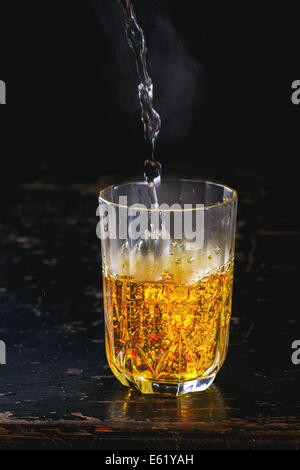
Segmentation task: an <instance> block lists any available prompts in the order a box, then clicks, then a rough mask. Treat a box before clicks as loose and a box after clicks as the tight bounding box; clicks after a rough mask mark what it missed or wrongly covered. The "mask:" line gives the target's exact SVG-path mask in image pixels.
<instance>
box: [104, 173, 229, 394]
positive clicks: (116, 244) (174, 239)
mask: <svg viewBox="0 0 300 470" xmlns="http://www.w3.org/2000/svg"><path fill="white" fill-rule="evenodd" d="M99 209H100V222H99V227H98V228H99V232H98V234H99V237H100V238H101V252H102V267H103V299H104V315H105V338H106V355H107V360H108V363H109V365H110V368H111V370H112V372H113V373H114V375H115V376H116V377H117V379H118V380H119V381H120V382H121V383H122V384H123V385H126V386H133V387H136V388H137V389H139V390H140V391H141V392H142V393H146V394H151V393H166V394H175V395H182V394H185V393H190V392H197V391H202V390H205V389H206V388H207V387H209V386H210V385H211V383H212V382H213V380H214V379H215V377H216V374H217V372H218V371H219V370H220V368H221V366H222V364H223V362H224V359H225V357H226V353H227V349H228V340H229V323H230V315H231V301H232V285H233V265H234V241H235V227H236V211H237V192H236V191H235V190H233V189H231V188H229V187H228V186H224V185H222V184H217V183H214V182H210V181H204V180H183V179H180V180H178V179H177V180H163V181H162V182H161V183H160V184H157V185H155V186H153V185H149V184H147V183H146V182H130V183H124V184H121V185H112V186H110V187H108V188H106V189H104V190H102V191H101V192H100V197H99Z"/></svg>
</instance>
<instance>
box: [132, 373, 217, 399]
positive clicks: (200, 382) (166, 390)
mask: <svg viewBox="0 0 300 470" xmlns="http://www.w3.org/2000/svg"><path fill="white" fill-rule="evenodd" d="M215 377H216V374H214V375H211V376H209V377H205V378H201V379H194V380H189V381H187V382H182V383H171V382H155V381H153V380H147V379H144V378H143V377H135V378H134V382H135V386H136V388H138V390H140V391H141V392H142V393H145V394H154V393H155V394H164V395H184V394H186V393H193V392H203V391H204V390H206V389H207V388H208V387H209V386H210V385H211V384H212V383H213V381H214V380H215Z"/></svg>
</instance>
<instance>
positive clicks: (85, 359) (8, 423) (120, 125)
mask: <svg viewBox="0 0 300 470" xmlns="http://www.w3.org/2000/svg"><path fill="white" fill-rule="evenodd" d="M134 3H135V6H136V13H137V16H138V19H139V22H140V24H141V26H142V27H143V29H144V32H145V35H146V39H147V43H148V63H149V72H150V75H151V77H152V79H153V82H154V105H155V108H156V109H157V111H158V112H159V113H160V114H161V117H162V129H161V134H160V137H159V141H158V145H157V153H156V156H157V158H158V159H159V160H160V161H161V162H162V164H163V175H171V176H180V175H182V176H186V177H204V178H212V179H217V180H218V181H221V182H224V183H226V184H228V185H231V186H232V187H234V188H235V189H237V190H238V193H239V203H238V223H237V237H236V253H235V258H236V263H235V276H234V292H233V309H232V322H231V330H230V347H229V351H228V356H227V359H226V361H225V363H224V366H223V367H222V369H221V371H220V373H219V374H218V377H217V379H216V387H217V388H216V389H215V388H212V392H211V393H212V396H214V394H215V395H216V397H215V398H216V402H215V403H214V400H212V401H211V402H210V401H209V400H208V403H209V405H207V404H206V401H207V397H209V396H210V393H208V395H203V394H195V397H193V399H192V400H188V399H187V400H186V402H185V401H184V403H186V406H187V408H186V414H185V415H181V414H180V412H179V411H180V410H179V411H178V410H177V408H176V406H174V401H172V399H168V400H167V399H166V401H160V400H159V398H156V397H153V398H150V399H149V400H147V398H145V397H140V396H139V395H138V394H133V395H132V396H131V394H130V393H131V392H130V393H129V395H128V391H127V390H125V389H124V388H123V387H122V386H121V385H120V384H119V383H118V382H117V380H115V379H114V377H112V376H111V375H109V374H110V372H109V370H108V366H107V362H106V358H105V348H104V338H103V333H104V327H103V298H102V292H101V287H100V284H101V267H100V266H101V264H100V262H101V253H100V243H99V240H98V239H97V238H96V234H95V228H96V223H97V222H98V219H97V217H96V207H97V195H98V192H99V189H100V188H101V187H103V186H105V185H108V184H111V183H116V182H119V181H122V180H124V179H127V180H128V179H131V178H133V177H139V178H141V177H142V173H143V161H144V160H145V158H146V157H148V155H146V150H145V145H144V140H143V129H142V125H141V123H140V110H139V105H138V98H137V78H136V73H135V66H134V60H133V57H132V54H131V52H130V51H129V50H128V47H127V44H126V38H125V33H124V24H123V19H122V15H121V10H120V8H119V6H118V4H117V0H91V1H89V0H77V1H75V0H74V1H63V0H60V1H58V0H56V1H55V0H53V1H51V2H50V1H44V2H40V1H39V2H37V1H26V2H21V1H19V2H17V1H2V2H1V6H0V41H1V57H0V79H1V80H4V81H5V82H6V85H7V105H6V106H2V107H1V113H0V119H1V121H0V136H1V144H0V162H1V165H0V193H1V197H0V320H1V321H0V340H3V341H5V343H6V345H7V364H6V365H3V366H2V365H1V375H0V448H5V449H6V448H14V449H15V448H45V447H54V448H57V446H58V447H61V448H66V447H67V448H78V447H79V446H82V448H99V445H102V446H104V448H107V449H113V448H116V449H118V448H119V447H120V446H122V448H123V449H133V448H141V449H143V448H144V446H145V442H147V446H148V447H147V448H149V449H150V448H153V449H157V448H158V447H159V448H162V449H166V448H170V449H172V448H174V445H175V444H174V443H175V441H176V446H177V448H178V449H180V448H181V449H184V448H187V447H189V448H194V449H200V448H201V449H202V448H217V449H220V448H226V449H227V448H236V449H237V448H251V449H254V448H285V449H286V448H297V449H299V448H300V447H299V446H300V434H299V429H300V426H299V419H300V415H299V399H298V397H299V393H298V390H299V365H298V366H297V365H294V364H292V361H291V354H292V352H293V351H292V349H291V344H292V342H293V341H294V340H297V339H299V338H300V329H299V295H298V291H299V266H300V256H299V243H300V241H299V236H300V226H299V209H298V204H299V196H298V187H299V183H298V166H297V161H298V158H299V157H298V155H299V147H300V141H299V138H298V135H299V119H300V105H299V106H295V105H293V104H292V102H291V94H292V90H291V84H292V82H293V81H294V80H297V79H300V61H299V44H300V41H299V40H300V27H299V23H300V20H299V18H300V16H299V13H298V11H297V10H296V9H295V5H292V4H291V3H290V2H289V3H288V4H287V3H285V4H283V3H282V2H281V4H280V5H279V6H274V4H271V3H268V4H266V3H262V2H251V3H250V2H249V3H248V4H245V2H242V3H241V2H239V3H237V2H236V3H232V2H230V3H229V2H222V3H221V2H220V4H217V3H216V2H208V1H202V0H201V1H200V0H194V1H191V0H190V1H186V2H183V1H179V0H178V1H177V0H136V1H135V2H134ZM209 390H210V389H209ZM206 410H207V413H206ZM78 413H81V414H82V417H80V415H78ZM203 413H204V414H203ZM85 417H91V418H92V423H94V422H96V425H95V426H96V428H94V427H93V425H91V427H89V423H90V421H89V419H88V420H86V419H85ZM78 419H79V420H80V421H78ZM94 419H96V421H93V420H94ZM20 420H23V421H20ZM45 420H48V421H47V422H48V423H49V427H48V428H47V429H45V428H43V426H44V424H40V423H44V422H45ZM66 420H67V421H66ZM97 420H98V421H97ZM67 422H69V423H71V424H72V425H73V424H74V427H72V430H70V429H67V430H65V431H63V427H64V426H65V425H66V423H67ZM20 423H21V424H20ZM22 423H23V424H24V426H23V424H22ZM67 424H68V423H67ZM31 425H32V426H31ZM37 425H38V426H39V425H40V426H41V428H43V429H42V430H41V433H40V431H39V430H38V428H37V427H36V426H37ZM120 425H121V427H119V426H120ZM123 425H124V426H123ZM122 426H123V427H122ZM207 426H208V427H207ZM28 429H30V431H28ZM86 429H88V433H87V432H86ZM182 429H185V430H186V433H182ZM64 432H65V434H64ZM72 433H74V434H72ZM145 436H146V437H145ZM94 437H95V439H94ZM120 438H121V439H122V440H121V441H120ZM99 443H100V444H99Z"/></svg>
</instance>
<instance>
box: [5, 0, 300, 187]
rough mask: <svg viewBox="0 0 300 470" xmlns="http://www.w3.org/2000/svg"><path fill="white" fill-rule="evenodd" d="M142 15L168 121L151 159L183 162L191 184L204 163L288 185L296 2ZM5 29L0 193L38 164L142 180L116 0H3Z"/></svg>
mask: <svg viewBox="0 0 300 470" xmlns="http://www.w3.org/2000/svg"><path fill="white" fill-rule="evenodd" d="M135 6H136V12H137V15H138V19H139V22H140V24H141V25H142V27H143V28H144V31H145V34H146V38H147V42H148V46H149V47H148V49H149V54H148V57H149V70H150V74H151V76H152V78H153V81H154V87H155V88H154V90H155V98H154V102H155V107H156V108H157V110H158V111H159V112H160V113H161V115H162V131H161V136H160V139H159V143H158V149H157V157H158V159H159V160H160V161H161V162H162V163H163V164H164V168H165V170H166V171H167V170H168V168H171V162H173V163H174V162H180V161H181V162H183V163H184V164H185V165H190V166H191V167H193V168H195V175H196V174H197V176H206V168H207V167H209V168H212V169H214V168H216V173H218V172H220V171H221V172H222V169H223V168H225V169H227V170H230V169H243V170H247V171H262V172H265V173H266V174H267V173H268V175H271V176H272V178H273V177H274V178H278V177H281V176H283V175H284V176H285V177H291V176H293V177H294V176H295V170H294V167H295V163H296V160H297V156H298V149H299V142H298V129H299V127H298V122H299V114H300V109H299V108H300V106H299V107H297V106H293V105H292V103H291V83H292V81H293V80H296V79H297V78H299V76H300V70H299V69H300V64H299V60H298V56H299V53H298V49H299V39H300V28H299V27H298V18H299V15H298V14H297V12H296V11H295V10H294V9H293V7H292V5H291V4H289V6H287V5H286V4H281V5H280V6H274V4H271V3H270V4H264V6H262V3H261V2H251V3H250V2H249V4H248V5H247V4H244V3H242V4H241V3H239V4H238V3H234V4H233V3H232V2H231V3H229V2H223V3H222V4H221V2H220V5H218V4H217V3H215V2H207V1H188V2H182V1H179V0H178V1H177V0H151V1H150V0H136V1H135ZM0 21H1V44H2V47H1V63H0V74H1V75H0V79H2V80H5V82H6V85H7V106H6V107H5V108H4V107H2V108H1V155H2V158H1V160H2V169H3V168H4V169H5V170H7V171H8V175H9V176H8V177H7V173H4V172H2V176H3V178H2V189H3V187H8V188H11V187H12V186H13V185H14V184H17V182H18V181H20V180H22V178H23V176H24V175H25V174H28V172H32V174H33V175H34V168H33V166H34V162H43V163H45V164H49V165H53V168H54V170H53V171H54V172H56V174H57V175H60V177H61V178H70V177H71V176H72V177H73V178H74V179H76V177H77V176H76V175H78V174H80V176H81V178H83V177H85V176H87V177H88V176H89V175H97V174H99V175H100V174H102V173H108V172H110V171H112V170H115V168H116V166H117V165H119V168H120V169H121V170H122V171H123V170H125V169H127V170H126V171H127V172H128V174H131V173H139V172H141V173H142V163H143V160H144V158H145V157H146V155H145V147H144V142H143V131H142V126H141V123H140V121H139V108H138V101H137V95H136V85H137V81H136V76H135V69H134V62H133V57H132V55H131V53H130V52H129V51H128V48H127V45H126V43H125V35H124V29H123V22H122V17H121V13H120V8H119V6H118V5H117V0H93V1H92V0H77V1H57V0H56V1H55V0H53V1H51V2H49V1H45V2H37V1H28V2H17V1H11V2H8V1H7V2H1V17H0ZM168 83H170V90H168V88H167V84H168ZM185 90H186V93H185ZM176 100H177V101H176ZM176 102H177V104H176ZM28 162H33V164H32V165H31V166H30V163H28ZM212 173H213V170H212V171H210V174H212ZM4 175H5V177H4ZM275 183H276V184H277V182H275Z"/></svg>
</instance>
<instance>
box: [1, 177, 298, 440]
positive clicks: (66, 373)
mask: <svg viewBox="0 0 300 470" xmlns="http://www.w3.org/2000/svg"><path fill="white" fill-rule="evenodd" d="M191 174H192V170H191ZM208 176H210V175H208ZM218 176H220V178H219V179H223V181H225V182H226V183H228V184H231V185H232V186H234V187H236V189H238V191H239V212H238V232H237V245H236V266H235V283H234V299H233V311H232V319H231V331H230V346H229V351H228V355H227V359H226V361H225V363H224V365H223V367H222V369H221V371H220V372H219V374H218V375H217V378H216V380H215V382H214V384H213V385H212V386H211V388H209V389H208V390H207V391H205V392H202V393H198V394H194V395H186V396H182V397H179V398H168V397H163V396H142V395H141V394H139V393H138V392H136V391H134V390H130V389H127V388H125V387H123V386H122V385H121V384H120V383H119V382H118V381H117V380H116V379H115V378H114V377H113V376H112V373H111V371H110V369H109V367H108V365H107V362H106V359H105V345H104V328H103V306H102V301H103V299H102V290H101V271H100V246H99V245H100V243H99V240H98V239H97V238H96V232H95V227H96V223H97V218H96V215H95V213H96V206H97V192H98V189H99V187H100V186H103V184H106V183H110V181H111V180H113V179H114V178H116V175H112V176H111V177H103V178H102V179H101V181H96V182H95V181H93V182H91V183H90V184H89V183H87V182H85V183H80V182H76V183H75V182H74V183H70V184H69V185H68V186H65V185H60V184H59V183H55V182H51V181H50V182H49V181H48V180H45V179H44V180H43V179H41V181H37V180H35V181H25V182H23V183H22V184H21V185H20V187H19V188H18V191H17V192H16V193H14V196H13V197H12V198H11V200H10V203H8V202H7V200H6V202H5V204H3V207H2V209H1V227H0V228H1V233H0V246H1V252H0V279H1V284H0V340H2V341H4V342H5V344H6V354H7V357H6V364H3V365H0V449H44V448H50V449H52V448H53V449H60V448H63V449H70V448H73V449H80V448H81V449H274V448H276V449H299V448H300V403H299V385H300V381H299V377H300V365H294V364H293V363H292V361H291V355H292V352H293V350H292V349H291V344H292V342H293V341H294V340H296V339H300V326H299V302H298V297H299V282H298V281H299V271H298V268H299V246H300V227H299V223H298V220H297V219H298V218H297V217H295V214H293V213H292V211H288V210H287V209H286V208H285V207H284V205H283V204H282V203H280V201H281V199H280V194H279V193H278V190H277V189H276V185H275V184H274V181H272V179H270V178H268V177H267V176H266V175H260V174H256V173H255V174H248V173H243V172H235V173H234V172H233V173H231V174H230V175H227V176H226V175H225V176H224V175H216V177H218ZM221 177H222V178H221ZM280 204H281V205H280ZM297 224H298V225H297Z"/></svg>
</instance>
